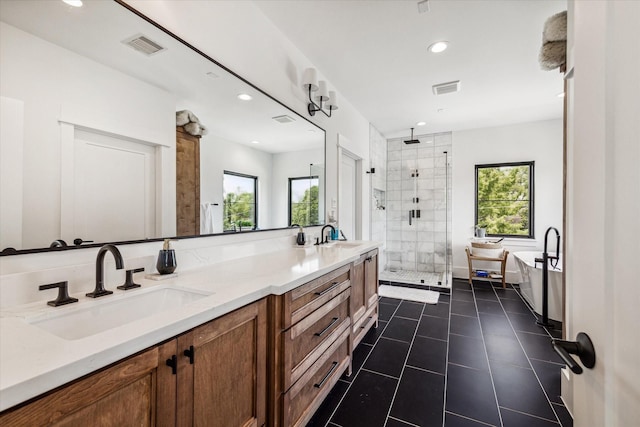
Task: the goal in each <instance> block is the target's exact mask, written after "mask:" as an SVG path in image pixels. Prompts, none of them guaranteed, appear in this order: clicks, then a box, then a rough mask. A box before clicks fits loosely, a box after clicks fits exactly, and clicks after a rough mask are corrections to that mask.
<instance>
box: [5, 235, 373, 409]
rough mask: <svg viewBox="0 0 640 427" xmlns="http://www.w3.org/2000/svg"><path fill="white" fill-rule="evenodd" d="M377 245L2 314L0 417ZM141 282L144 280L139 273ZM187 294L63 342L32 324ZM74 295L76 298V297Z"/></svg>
mask: <svg viewBox="0 0 640 427" xmlns="http://www.w3.org/2000/svg"><path fill="white" fill-rule="evenodd" d="M379 245H380V243H379V242H370V241H350V242H349V246H348V247H347V246H341V247H339V246H334V247H330V246H325V245H321V246H307V247H294V246H292V247H291V248H290V249H285V250H280V251H275V252H271V253H267V254H262V255H256V256H248V257H245V258H240V259H236V260H232V261H227V262H224V263H216V264H211V265H208V266H205V267H198V268H194V269H191V270H187V271H180V269H179V268H178V270H177V271H176V273H178V275H177V276H176V277H173V278H170V279H167V280H161V281H155V280H148V279H143V278H138V276H136V280H135V281H136V283H139V284H141V285H142V287H141V288H138V289H133V290H129V291H119V290H116V289H113V290H114V295H110V296H105V297H101V298H97V299H95V300H94V299H91V298H86V297H79V299H80V301H79V302H78V303H74V304H69V305H66V306H61V307H50V306H48V305H46V302H44V301H42V302H38V303H32V304H27V305H23V306H20V307H11V308H10V309H4V310H2V311H1V312H0V337H1V340H2V345H1V346H0V411H2V410H5V409H8V408H10V407H12V406H15V405H17V404H19V403H21V402H24V401H26V400H28V399H30V398H32V397H35V396H38V395H40V394H42V393H44V392H46V391H49V390H52V389H54V388H56V387H58V386H61V385H63V384H66V383H68V382H69V381H72V380H74V379H77V378H80V377H82V376H84V375H86V374H88V373H91V372H93V371H95V370H97V369H100V368H102V367H105V366H108V365H110V364H111V363H114V362H116V361H118V360H120V359H123V358H125V357H127V356H129V355H132V354H134V353H136V352H139V351H141V350H144V349H146V348H149V347H151V346H153V345H155V344H158V343H160V342H162V341H164V340H167V339H169V338H171V337H174V336H176V335H178V334H181V333H183V332H186V331H188V330H190V329H192V328H194V327H196V326H198V325H201V324H203V323H205V322H207V321H209V320H213V319H215V318H217V317H220V316H222V315H224V314H226V313H229V312H231V311H233V310H235V309H237V308H240V307H243V306H245V305H247V304H250V303H252V302H254V301H258V300H260V299H261V298H263V297H266V296H268V295H271V294H275V295H281V294H284V293H286V292H288V291H290V290H291V289H294V288H296V287H298V286H300V285H302V284H304V283H306V282H308V281H310V280H313V279H315V278H317V277H319V276H321V275H323V274H325V273H328V272H330V271H332V270H334V269H336V268H338V267H340V266H343V265H346V264H348V263H350V262H352V261H354V260H356V259H357V258H358V257H359V256H360V254H362V253H364V252H367V251H370V250H372V249H375V248H377V247H378V246H379ZM140 276H142V274H141V275H140ZM156 288H157V289H160V288H171V289H187V290H191V291H194V292H199V293H201V294H205V296H203V297H201V298H199V299H197V300H196V301H193V302H189V303H187V304H184V305H182V306H178V307H175V308H173V307H172V308H169V309H167V310H164V311H162V312H159V313H156V314H151V315H147V316H145V317H142V318H140V319H138V320H134V321H131V322H130V323H127V324H125V325H122V326H116V327H110V328H105V330H104V331H101V332H98V333H94V334H92V335H88V336H86V337H81V338H78V339H65V338H61V337H60V336H58V335H55V334H53V333H51V332H48V331H47V330H45V329H43V328H41V327H38V326H36V325H34V324H32V321H33V319H35V318H37V319H39V320H40V321H42V319H43V318H45V320H44V321H43V323H44V322H46V318H47V317H48V316H53V317H56V316H60V315H62V314H65V313H73V312H74V311H76V310H81V309H86V308H87V307H89V306H91V305H92V304H93V305H95V306H99V305H101V304H106V303H107V302H109V301H110V299H111V301H117V300H118V299H125V298H128V297H130V296H135V295H142V293H145V292H150V291H151V290H152V289H156ZM74 296H76V297H78V296H77V295H74Z"/></svg>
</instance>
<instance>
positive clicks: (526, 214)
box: [476, 162, 534, 238]
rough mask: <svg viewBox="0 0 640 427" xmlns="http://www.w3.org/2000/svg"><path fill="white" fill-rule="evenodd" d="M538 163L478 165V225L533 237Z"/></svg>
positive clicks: (491, 231)
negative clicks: (536, 167) (534, 168)
mask: <svg viewBox="0 0 640 427" xmlns="http://www.w3.org/2000/svg"><path fill="white" fill-rule="evenodd" d="M533 165H534V162H518V163H499V164H491V165H476V227H481V228H485V229H486V232H487V235H488V236H505V237H528V238H533V237H534V236H533V176H534V175H533Z"/></svg>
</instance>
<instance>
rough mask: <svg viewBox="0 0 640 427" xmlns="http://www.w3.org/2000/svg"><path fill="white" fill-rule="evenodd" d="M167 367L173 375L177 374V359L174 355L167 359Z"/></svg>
mask: <svg viewBox="0 0 640 427" xmlns="http://www.w3.org/2000/svg"><path fill="white" fill-rule="evenodd" d="M167 366H169V367H170V368H171V373H172V374H173V375H176V374H177V373H178V357H177V356H176V355H175V354H174V355H173V356H171V359H167Z"/></svg>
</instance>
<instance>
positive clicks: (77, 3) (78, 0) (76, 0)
mask: <svg viewBox="0 0 640 427" xmlns="http://www.w3.org/2000/svg"><path fill="white" fill-rule="evenodd" d="M62 1H63V2H65V3H66V4H68V5H69V6H73V7H82V0H62Z"/></svg>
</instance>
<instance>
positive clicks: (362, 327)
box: [360, 316, 373, 329]
mask: <svg viewBox="0 0 640 427" xmlns="http://www.w3.org/2000/svg"><path fill="white" fill-rule="evenodd" d="M367 319H369V320H371V319H373V316H369V317H367ZM367 323H369V322H367ZM366 327H367V325H366V324H364V325H362V326H360V329H364V328H366Z"/></svg>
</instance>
